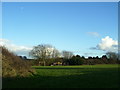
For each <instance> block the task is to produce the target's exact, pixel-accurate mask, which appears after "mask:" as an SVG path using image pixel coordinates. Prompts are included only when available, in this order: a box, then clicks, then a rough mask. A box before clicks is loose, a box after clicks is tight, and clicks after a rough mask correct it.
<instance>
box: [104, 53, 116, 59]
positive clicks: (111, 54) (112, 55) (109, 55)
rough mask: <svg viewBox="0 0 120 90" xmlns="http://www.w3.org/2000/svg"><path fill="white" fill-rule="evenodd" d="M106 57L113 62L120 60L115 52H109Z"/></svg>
mask: <svg viewBox="0 0 120 90" xmlns="http://www.w3.org/2000/svg"><path fill="white" fill-rule="evenodd" d="M106 55H107V57H108V58H109V59H111V60H117V59H118V54H117V53H115V52H107V53H106Z"/></svg>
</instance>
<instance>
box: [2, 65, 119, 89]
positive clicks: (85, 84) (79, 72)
mask: <svg viewBox="0 0 120 90" xmlns="http://www.w3.org/2000/svg"><path fill="white" fill-rule="evenodd" d="M32 68H35V69H36V72H37V73H36V74H35V75H33V76H29V77H25V78H17V77H16V78H4V79H3V88H20V87H21V88H22V87H23V88H25V87H26V88H118V87H119V73H120V71H119V70H118V65H117V64H116V65H81V66H33V67H32Z"/></svg>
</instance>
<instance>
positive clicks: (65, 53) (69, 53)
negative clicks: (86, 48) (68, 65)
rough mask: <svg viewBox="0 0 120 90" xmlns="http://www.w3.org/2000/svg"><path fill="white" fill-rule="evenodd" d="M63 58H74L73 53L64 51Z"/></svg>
mask: <svg viewBox="0 0 120 90" xmlns="http://www.w3.org/2000/svg"><path fill="white" fill-rule="evenodd" d="M62 56H63V57H64V58H66V59H70V58H71V57H72V56H73V53H72V52H70V51H65V50H64V51H62Z"/></svg>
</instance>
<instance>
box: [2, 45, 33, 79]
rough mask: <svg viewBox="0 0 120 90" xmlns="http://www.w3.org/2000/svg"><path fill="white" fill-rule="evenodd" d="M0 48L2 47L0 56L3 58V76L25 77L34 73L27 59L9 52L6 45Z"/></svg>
mask: <svg viewBox="0 0 120 90" xmlns="http://www.w3.org/2000/svg"><path fill="white" fill-rule="evenodd" d="M0 48H1V49H2V52H1V53H0V58H2V77H14V76H23V77H24V76H27V75H30V74H32V73H34V70H33V69H31V66H30V64H29V63H28V62H27V61H24V60H22V59H21V58H20V57H18V56H16V55H14V54H13V53H12V52H9V51H8V50H7V49H6V48H5V47H1V46H0Z"/></svg>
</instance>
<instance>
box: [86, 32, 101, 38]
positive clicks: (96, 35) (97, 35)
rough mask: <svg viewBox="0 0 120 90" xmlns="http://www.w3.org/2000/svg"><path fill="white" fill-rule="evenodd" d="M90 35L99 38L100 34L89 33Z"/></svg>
mask: <svg viewBox="0 0 120 90" xmlns="http://www.w3.org/2000/svg"><path fill="white" fill-rule="evenodd" d="M88 34H89V35H92V36H95V37H99V36H100V35H99V33H97V32H88Z"/></svg>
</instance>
